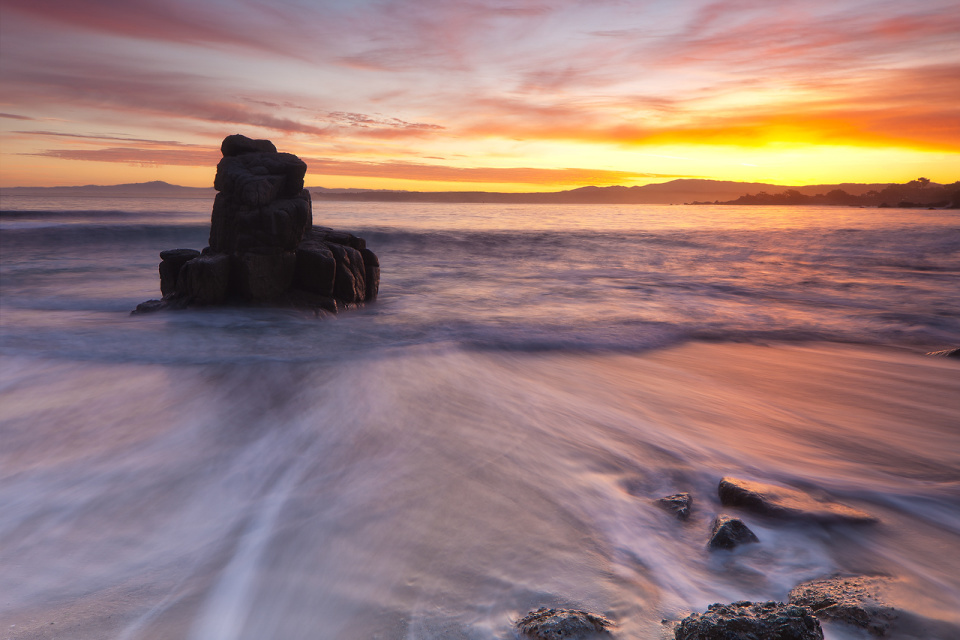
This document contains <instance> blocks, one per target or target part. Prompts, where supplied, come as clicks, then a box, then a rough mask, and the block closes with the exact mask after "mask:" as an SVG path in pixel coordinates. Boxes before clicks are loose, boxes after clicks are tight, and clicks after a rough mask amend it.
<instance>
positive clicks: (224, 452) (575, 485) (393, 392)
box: [0, 198, 960, 640]
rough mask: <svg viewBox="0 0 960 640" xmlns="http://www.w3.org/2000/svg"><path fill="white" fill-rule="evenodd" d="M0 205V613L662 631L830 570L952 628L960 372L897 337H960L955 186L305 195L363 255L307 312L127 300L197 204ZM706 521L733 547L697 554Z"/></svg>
mask: <svg viewBox="0 0 960 640" xmlns="http://www.w3.org/2000/svg"><path fill="white" fill-rule="evenodd" d="M0 205H2V209H3V214H2V215H0V243H2V244H0V249H2V253H0V278H2V287H0V349H2V351H0V353H2V368H0V420H2V421H0V441H2V443H3V445H2V446H0V504H2V505H3V509H2V510H0V566H2V567H4V570H3V571H0V638H17V639H18V640H19V639H26V638H54V637H56V638H76V639H85V638H90V639H94V638H96V639H101V638H123V639H127V640H133V639H160V638H189V639H192V640H221V639H222V640H227V639H237V640H240V639H244V640H246V639H262V638H281V639H298V638H304V639H306V638H311V639H313V638H344V639H353V638H356V639H357V640H360V639H372V638H383V639H388V638H390V639H393V638H397V639H399V638H411V639H412V638H471V639H472V638H478V639H479V638H483V639H494V638H496V639H510V638H513V637H514V635H513V632H512V630H511V625H512V621H514V620H516V619H517V618H518V617H519V616H521V615H523V614H524V613H526V612H527V611H529V610H530V609H534V608H536V607H538V606H543V605H545V606H574V607H579V608H588V609H591V610H595V611H600V612H603V613H605V614H606V615H608V616H609V617H611V618H612V619H614V620H615V621H616V622H617V625H618V626H617V628H616V630H615V636H616V637H617V638H644V639H645V638H669V637H672V632H671V629H672V623H673V622H674V621H675V620H677V619H679V618H681V617H683V616H684V615H686V614H687V613H689V612H690V611H694V610H702V609H704V608H705V607H706V605H708V604H710V603H712V602H717V601H722V602H729V601H732V600H737V599H751V600H766V599H777V600H783V599H785V598H786V595H787V592H788V591H789V590H790V588H791V587H793V586H794V585H795V584H797V583H798V582H800V581H802V580H806V579H812V578H818V577H823V576H829V575H833V574H836V573H842V574H857V573H871V574H873V573H882V574H885V575H889V576H892V577H894V578H896V580H897V581H898V584H899V585H900V587H901V589H900V592H899V593H900V595H899V596H898V597H899V600H898V602H897V604H898V606H900V607H901V608H903V609H904V611H906V612H908V613H909V615H910V616H913V617H912V618H910V619H911V620H916V621H918V622H917V624H916V626H915V627H913V628H912V629H911V628H910V627H909V626H907V627H906V628H904V629H899V630H898V632H897V633H899V634H900V636H899V637H904V638H909V637H915V638H921V637H943V638H950V637H954V636H953V634H954V632H955V631H956V628H952V629H951V628H950V627H949V626H943V625H944V624H946V625H949V624H953V625H960V428H958V425H960V366H958V364H957V361H956V360H949V359H942V358H931V357H926V356H923V355H921V354H922V353H923V352H924V351H927V350H931V349H935V348H945V347H948V346H956V345H958V344H960V278H958V275H960V218H958V217H957V213H956V212H946V211H906V212H904V211H892V212H891V211H882V210H860V209H844V208H797V209H789V208H783V209H778V208H747V207H745V208H734V207H670V206H615V207H590V206H567V207H549V206H535V205H531V206H503V205H436V204H429V205H426V204H425V205H417V204H405V205H395V204H366V203H364V204H355V203H322V204H317V205H316V206H315V208H314V218H315V221H316V222H317V223H320V224H326V225H329V226H334V227H337V228H344V229H348V230H352V231H355V232H357V233H359V234H360V235H362V236H364V237H366V238H367V240H368V244H369V246H370V247H371V248H372V249H373V250H374V251H375V252H376V253H377V254H378V255H379V256H380V260H381V264H382V274H383V276H382V283H381V296H380V299H379V300H378V302H377V303H376V304H374V305H370V306H368V307H367V308H366V309H364V310H361V311H357V312H353V313H348V314H342V315H340V316H338V317H336V318H320V319H318V318H316V317H314V315H313V314H311V313H309V312H296V311H289V310H287V311H281V310H270V309H218V310H197V311H186V312H181V313H169V314H156V315H152V316H130V315H129V311H130V310H131V309H132V308H133V307H134V306H136V304H137V303H138V302H141V301H143V300H146V299H148V298H153V297H158V295H159V291H158V289H159V282H158V276H157V273H156V268H157V262H158V257H157V253H158V252H159V251H161V250H163V249H168V248H174V247H180V246H184V247H193V248H198V249H199V248H201V247H203V246H204V245H205V244H206V242H205V240H206V232H207V227H208V224H209V207H210V203H209V202H206V201H203V200H151V201H141V202H135V201H129V202H128V201H120V199H117V200H89V199H71V200H56V199H45V200H41V199H30V198H3V200H2V201H0ZM724 475H734V476H740V477H746V478H753V479H756V480H761V481H765V482H780V483H786V484H790V485H793V486H799V487H803V488H805V489H808V490H811V491H814V492H823V493H825V494H827V495H830V496H832V497H833V498H835V499H838V500H841V501H843V502H845V503H848V504H851V505H853V506H856V507H858V508H861V509H865V510H867V511H869V512H871V513H873V514H875V515H877V516H878V517H879V518H880V520H881V522H880V523H879V524H877V525H871V526H852V525H822V524H812V523H802V522H800V523H798V522H789V523H785V522H779V521H775V520H768V519H764V518H759V517H757V516H753V515H750V514H749V513H741V512H739V511H737V510H735V509H733V510H731V509H727V508H724V507H721V505H720V504H719V502H718V500H717V497H716V485H717V482H718V481H719V479H720V478H721V477H722V476H724ZM677 491H690V492H691V493H692V494H693V495H694V501H695V506H694V515H693V517H692V518H691V520H690V521H689V522H687V523H681V522H679V521H677V520H674V519H673V518H672V517H671V516H670V515H669V514H668V513H666V512H664V511H662V510H660V509H658V508H657V507H656V506H654V504H653V500H654V499H655V498H657V497H659V496H662V495H666V494H668V493H674V492H677ZM720 512H727V513H733V514H735V515H740V516H742V517H743V518H744V520H745V521H746V522H747V523H748V525H749V526H750V527H751V528H752V529H753V530H754V531H755V532H756V533H757V535H758V536H759V537H760V540H761V543H760V544H759V545H752V546H749V547H745V548H742V549H740V550H737V551H734V552H726V551H721V552H713V553H710V552H708V551H707V549H706V546H705V544H706V538H707V533H708V529H709V526H710V522H711V521H712V519H713V517H714V515H716V514H717V513H720ZM924 621H926V622H924ZM926 623H929V624H926ZM938 625H939V626H938ZM931 629H932V630H933V631H931ZM826 631H827V636H828V638H833V639H843V640H846V639H848V638H862V637H866V636H863V635H857V634H858V633H859V632H856V631H852V630H850V629H849V628H845V627H841V626H836V625H833V626H827V628H826ZM931 634H932V635H931Z"/></svg>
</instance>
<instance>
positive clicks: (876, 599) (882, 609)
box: [790, 576, 897, 636]
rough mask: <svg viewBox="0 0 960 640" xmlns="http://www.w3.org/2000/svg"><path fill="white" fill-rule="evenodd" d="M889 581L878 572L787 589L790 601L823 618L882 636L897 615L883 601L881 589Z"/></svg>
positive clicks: (820, 581) (814, 582)
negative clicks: (877, 574) (875, 574)
mask: <svg viewBox="0 0 960 640" xmlns="http://www.w3.org/2000/svg"><path fill="white" fill-rule="evenodd" d="M889 583H890V578H885V577H881V576H858V577H852V578H828V579H826V580H812V581H810V582H804V583H803V584H799V585H797V586H796V587H794V588H793V589H792V590H791V591H790V602H791V603H793V604H798V605H803V606H805V607H809V608H810V609H812V610H813V612H814V614H815V615H816V616H817V617H818V618H820V619H823V620H837V621H840V622H845V623H847V624H852V625H855V626H857V627H860V628H861V629H867V630H868V631H869V632H870V633H872V634H873V635H875V636H885V635H887V632H888V631H889V630H890V627H891V624H892V623H893V622H894V621H895V620H896V619H897V612H896V610H895V609H894V608H893V607H891V606H890V605H888V604H886V603H885V602H883V601H882V599H881V597H880V593H879V591H880V589H881V588H882V587H884V586H886V585H888V584H889Z"/></svg>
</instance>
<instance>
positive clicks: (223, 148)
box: [220, 133, 277, 158]
mask: <svg viewBox="0 0 960 640" xmlns="http://www.w3.org/2000/svg"><path fill="white" fill-rule="evenodd" d="M276 152H277V148H276V147H275V146H273V143H272V142H270V141H269V140H253V139H252V138H248V137H247V136H242V135H240V134H239V133H237V134H234V135H232V136H227V137H226V138H224V139H223V142H222V143H220V153H222V154H223V156H224V157H225V158H226V157H229V156H239V155H243V154H244V153H276Z"/></svg>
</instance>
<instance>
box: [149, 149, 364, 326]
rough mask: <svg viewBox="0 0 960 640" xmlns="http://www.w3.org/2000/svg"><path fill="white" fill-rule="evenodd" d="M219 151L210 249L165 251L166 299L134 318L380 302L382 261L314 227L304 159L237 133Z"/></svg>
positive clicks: (338, 234)
mask: <svg viewBox="0 0 960 640" xmlns="http://www.w3.org/2000/svg"><path fill="white" fill-rule="evenodd" d="M220 151H221V153H222V154H223V158H222V159H221V160H220V162H219V164H217V175H216V179H215V180H214V188H216V190H217V191H218V193H217V196H216V198H215V200H214V203H213V213H212V214H211V216H210V238H209V246H207V247H206V248H205V249H203V251H202V252H201V251H195V250H193V249H170V250H168V251H162V252H161V253H160V259H161V262H160V293H161V295H162V296H163V298H162V299H161V300H148V301H147V302H144V303H142V304H140V305H138V306H137V309H136V311H135V312H134V313H143V312H147V311H158V310H161V309H181V308H184V307H189V306H205V305H220V304H251V303H252V304H274V305H278V306H296V307H306V308H312V309H315V310H319V309H324V310H327V311H333V312H336V311H337V310H339V309H343V308H347V307H349V306H350V305H356V304H359V303H364V302H367V301H370V300H373V299H374V298H376V297H377V293H378V291H379V288H380V261H379V259H378V258H377V256H376V254H374V253H373V252H372V251H371V250H370V249H368V248H367V243H366V241H365V240H364V239H363V238H358V237H357V236H355V235H353V234H350V233H346V232H343V231H335V230H333V229H330V228H328V227H319V226H317V227H315V226H313V207H312V204H311V200H310V192H309V191H307V190H306V189H304V188H303V177H304V175H306V172H307V165H306V163H304V162H303V161H302V160H301V159H300V158H298V157H297V156H295V155H293V154H290V153H280V152H278V151H277V148H276V147H275V146H274V144H273V143H272V142H270V141H269V140H252V139H250V138H247V137H246V136H242V135H232V136H227V137H226V138H225V139H224V140H223V144H221V146H220Z"/></svg>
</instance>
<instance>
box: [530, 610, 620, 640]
mask: <svg viewBox="0 0 960 640" xmlns="http://www.w3.org/2000/svg"><path fill="white" fill-rule="evenodd" d="M611 626H613V623H612V622H610V620H607V619H606V618H605V617H603V616H601V615H597V614H595V613H589V612H587V611H580V610H577V609H547V608H545V607H540V608H539V609H537V610H536V611H532V612H530V613H528V614H527V615H525V616H524V617H522V618H520V620H518V621H517V630H518V631H519V632H520V633H522V634H524V635H526V636H527V637H530V638H536V639H537V640H577V639H578V638H592V637H596V636H598V635H604V636H607V635H609V634H608V633H607V628H608V627H611Z"/></svg>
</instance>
